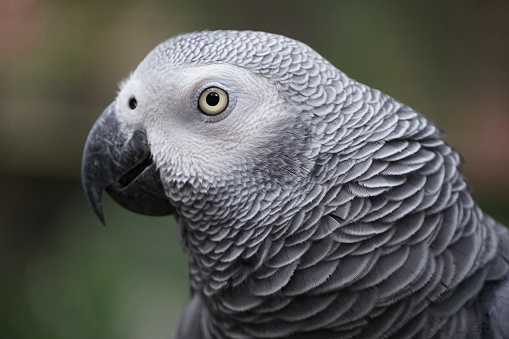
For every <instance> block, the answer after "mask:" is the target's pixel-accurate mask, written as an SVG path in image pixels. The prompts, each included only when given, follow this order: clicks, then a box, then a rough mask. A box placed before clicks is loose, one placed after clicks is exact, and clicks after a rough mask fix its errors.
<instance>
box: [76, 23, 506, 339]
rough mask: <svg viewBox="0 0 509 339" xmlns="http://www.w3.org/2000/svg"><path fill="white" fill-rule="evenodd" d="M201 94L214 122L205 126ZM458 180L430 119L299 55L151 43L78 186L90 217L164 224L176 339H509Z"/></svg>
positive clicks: (245, 46)
mask: <svg viewBox="0 0 509 339" xmlns="http://www.w3.org/2000/svg"><path fill="white" fill-rule="evenodd" d="M211 87H212V88H220V89H222V90H224V91H225V92H226V93H227V100H228V101H227V103H228V105H227V107H226V108H225V109H224V111H223V112H221V113H219V114H217V115H212V114H205V113H203V112H201V111H200V107H201V106H200V105H201V104H200V102H199V98H200V95H201V93H203V91H204V90H205V89H206V88H211ZM221 100H222V99H221ZM106 125H108V126H110V125H112V126H113V125H115V126H117V127H115V128H117V129H118V131H117V130H116V129H115V130H114V129H108V132H104V129H105V128H104V126H106ZM133 136H136V137H137V138H142V139H143V138H144V139H143V140H142V141H133V140H134V137H133ZM105 138H106V139H109V140H110V141H106V142H105ZM140 145H141V146H140ZM131 149H133V150H134V149H136V150H137V151H136V152H135V153H132V152H131V151H130V150H131ZM140 150H144V151H140ZM130 152H131V153H130ZM133 152H134V151H133ZM117 153H118V155H117ZM132 154H136V155H135V156H134V155H132ZM109 158H114V159H110V160H104V159H109ZM131 158H132V159H131ZM119 159H120V160H119ZM130 159H131V160H130ZM105 161H107V165H106V163H105ZM108 166H110V167H108ZM459 166H460V157H459V155H458V154H457V153H456V152H455V151H454V150H453V149H452V148H451V147H450V146H449V145H447V144H446V143H445V142H444V141H442V140H441V135H440V132H439V131H438V129H437V128H436V127H435V126H434V125H433V124H432V123H431V122H429V121H428V120H426V118H424V117H423V116H422V115H420V114H419V113H417V112H415V111H414V110H412V109H411V108H409V107H407V106H405V105H403V104H401V103H400V102H398V101H396V100H394V99H393V98H391V97H389V96H387V95H385V94H383V93H381V92H380V91H378V90H375V89H372V88H370V87H368V86H365V85H363V84H360V83H358V82H356V81H354V80H352V79H350V78H349V77H347V76H346V75H345V74H344V73H342V72H341V71H339V70H338V69H336V68H335V67H334V66H333V65H332V64H330V63H329V62H328V61H327V60H325V59H324V58H322V57H321V56H320V55H319V54H318V53H316V52H315V51H313V50H312V49H311V48H309V47H308V46H306V45H304V44H302V43H300V42H297V41H295V40H292V39H289V38H286V37H283V36H279V35H274V34H268V33H263V32H249V31H247V32H237V31H216V32H199V33H191V34H185V35H180V36H177V37H175V38H172V39H170V40H168V41H166V42H163V43H162V44H161V45H159V46H158V47H156V48H155V49H154V50H153V51H152V52H151V53H150V54H149V55H148V56H147V57H146V58H145V60H144V61H143V62H142V63H141V64H140V65H139V66H138V68H137V69H136V70H135V71H134V72H133V74H132V75H131V76H130V77H129V78H128V79H127V80H126V81H124V83H123V85H122V88H121V90H120V92H119V94H118V97H117V99H116V100H115V102H114V103H113V104H112V105H111V106H110V107H109V108H108V109H107V110H106V111H105V112H104V113H103V116H102V117H101V118H100V119H99V120H98V122H97V123H96V125H95V126H94V129H93V130H92V132H91V134H90V136H89V139H88V141H87V146H86V149H85V154H84V160H83V182H84V186H85V190H86V191H87V195H88V196H89V199H90V201H91V203H92V205H93V207H94V209H95V211H96V212H97V213H98V214H99V215H100V216H101V217H102V210H101V207H100V198H101V194H102V191H103V190H104V189H106V190H107V191H108V192H109V193H110V194H111V195H112V196H113V197H114V198H115V199H116V200H118V201H119V202H120V203H121V204H122V205H124V206H126V207H128V208H130V209H132V210H135V211H136V212H139V213H145V214H168V213H174V214H175V217H176V220H177V223H178V225H179V229H180V233H181V236H182V241H183V244H184V246H185V248H186V250H187V251H188V253H189V271H190V283H191V291H192V296H191V301H190V303H189V305H188V306H187V308H186V310H185V312H184V315H183V317H182V321H181V324H180V328H179V330H178V332H177V338H179V339H180V338H187V339H198V338H207V339H208V338H239V339H240V338H242V339H244V338H363V339H366V338H509V233H508V230H507V229H506V228H505V227H503V226H502V225H500V224H498V223H497V222H496V221H494V220H493V219H492V218H491V217H489V216H488V215H486V214H485V213H483V211H482V210H481V209H480V208H479V207H478V206H477V205H476V203H475V202H474V201H473V200H472V197H471V195H470V193H469V190H468V187H467V185H466V183H465V180H464V178H463V176H462V175H461V173H460V171H459V170H458V167H459ZM112 168H113V169H112ZM126 173H127V174H126ZM159 179H160V180H159ZM156 181H157V183H155V182H156ZM147 196H150V197H151V198H150V199H149V198H145V197H147ZM147 199H149V200H147ZM155 206H156V207H155Z"/></svg>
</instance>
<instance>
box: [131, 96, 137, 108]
mask: <svg viewBox="0 0 509 339" xmlns="http://www.w3.org/2000/svg"><path fill="white" fill-rule="evenodd" d="M136 106H138V101H136V98H135V97H132V98H131V99H129V108H130V109H135V108H136Z"/></svg>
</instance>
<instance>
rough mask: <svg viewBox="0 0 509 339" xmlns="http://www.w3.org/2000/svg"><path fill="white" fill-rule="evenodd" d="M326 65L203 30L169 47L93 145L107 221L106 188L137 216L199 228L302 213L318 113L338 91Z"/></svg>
mask: <svg viewBox="0 0 509 339" xmlns="http://www.w3.org/2000/svg"><path fill="white" fill-rule="evenodd" d="M314 59H320V60H322V61H321V62H322V63H325V61H324V60H323V59H322V58H321V57H320V56H319V55H318V54H316V53H315V52H314V51H312V50H311V49H310V48H309V47H307V46H305V45H304V44H302V43H300V42H296V41H294V40H291V39H288V38H285V37H282V36H278V35H272V34H267V33H262V32H233V31H217V32H200V33H191V34H186V35H181V36H178V37H175V38H173V39H170V40H168V41H166V42H163V43H162V44H160V45H159V46H157V47H156V48H155V49H154V50H153V51H152V52H151V53H150V54H149V55H148V56H147V57H146V58H145V60H143V61H142V63H141V64H140V65H139V66H138V67H137V69H136V70H135V71H134V72H133V73H132V74H131V75H130V76H129V77H128V78H127V79H126V80H124V81H123V83H122V84H121V86H120V91H119V93H118V95H117V98H116V100H115V101H114V102H113V103H112V104H111V105H109V106H108V108H107V109H106V110H105V111H104V112H103V114H102V115H101V116H100V117H99V119H98V120H97V122H96V123H95V125H94V127H93V128H92V130H91V132H90V134H89V136H88V139H87V142H86V146H85V150H84V155H83V164H82V181H83V185H84V189H85V192H86V195H87V197H88V199H89V202H90V204H91V205H92V207H93V209H94V211H95V212H96V214H97V215H98V216H99V218H100V219H101V220H102V221H103V223H104V217H103V211H102V207H101V198H102V194H103V191H106V192H107V193H108V194H109V195H110V196H111V197H112V198H113V199H114V200H116V201H117V202H118V203H119V204H121V205H122V206H124V207H126V208H127V209H129V210H131V211H133V212H136V213H141V214H146V215H168V214H173V213H176V214H177V215H179V216H183V218H184V219H185V220H189V221H190V222H191V223H192V224H193V225H195V227H198V226H197V224H199V223H201V224H207V225H211V224H222V225H226V224H228V226H231V225H232V224H235V223H238V222H239V221H240V222H243V223H246V222H247V221H248V220H251V219H253V218H259V219H269V218H271V216H272V215H273V214H275V211H274V208H275V206H279V207H278V208H279V210H281V209H283V208H284V207H285V205H286V207H287V208H289V207H292V206H290V205H291V204H293V203H294V202H295V201H296V200H298V198H299V197H300V196H304V195H305V194H306V193H307V192H306V189H303V188H304V187H305V186H306V185H307V184H308V182H309V180H310V173H311V172H312V169H313V166H314V164H315V161H316V159H315V158H316V154H317V153H318V144H317V143H314V142H313V140H314V139H315V137H314V136H313V133H312V130H311V128H310V124H309V120H310V119H311V117H310V115H309V114H306V111H310V110H311V109H312V107H311V106H312V105H313V100H315V101H316V100H318V101H323V100H325V99H324V97H326V96H327V94H330V93H327V92H326V89H324V87H323V86H324V84H325V83H324V82H323V80H325V78H326V74H325V75H324V74H322V75H320V74H318V71H319V70H318V67H317V64H316V63H315V62H314ZM322 68H323V67H322ZM320 76H321V78H320ZM313 79H315V81H314V85H313V86H310V84H309V81H310V80H311V81H312V80H313ZM318 80H321V81H318ZM304 87H307V88H304ZM331 99H334V97H333V96H329V101H332V100H331ZM309 189H311V188H309ZM309 189H308V191H309ZM297 191H299V193H295V192H297ZM276 200H277V201H278V203H277V204H275V203H274V202H275V201H276ZM271 206H273V207H272V208H271ZM262 210H263V213H261V211H262ZM259 222H260V220H257V221H256V223H259ZM203 227H208V226H203Z"/></svg>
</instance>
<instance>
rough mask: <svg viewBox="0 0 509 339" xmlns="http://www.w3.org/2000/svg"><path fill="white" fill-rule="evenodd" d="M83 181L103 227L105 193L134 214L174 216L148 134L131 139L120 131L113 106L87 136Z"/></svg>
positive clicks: (142, 133) (89, 199) (86, 192)
mask: <svg viewBox="0 0 509 339" xmlns="http://www.w3.org/2000/svg"><path fill="white" fill-rule="evenodd" d="M81 178H82V183H83V188H84V190H85V194H86V196H87V198H88V201H89V203H90V205H91V206H92V209H93V210H94V212H95V214H96V215H97V217H98V218H99V219H100V220H101V222H102V223H103V224H105V222H104V214H103V209H102V202H101V201H102V195H103V192H104V191H105V190H106V192H108V194H109V195H110V196H111V197H112V198H113V199H114V200H115V201H116V202H117V203H119V204H120V205H121V206H123V207H125V208H127V209H128V210H130V211H133V212H135V213H139V214H144V215H152V216H162V215H169V214H172V213H173V208H172V206H171V204H170V202H169V200H168V198H167V197H166V195H165V193H164V188H163V185H162V182H161V178H160V174H159V171H158V170H157V168H156V165H155V164H154V163H153V161H152V155H151V153H150V147H149V145H148V142H147V137H146V135H145V133H144V132H141V131H136V132H134V133H133V134H132V136H131V137H130V138H129V139H128V138H127V137H126V136H125V135H124V134H123V133H122V132H121V131H120V124H119V122H118V120H117V118H116V114H115V109H114V105H113V104H111V105H110V106H108V108H106V110H105V111H104V112H103V113H102V115H101V116H100V117H99V119H97V121H96V122H95V124H94V126H93V127H92V130H91V131H90V134H89V135H88V138H87V141H86V144H85V150H84V152H83V162H82V172H81Z"/></svg>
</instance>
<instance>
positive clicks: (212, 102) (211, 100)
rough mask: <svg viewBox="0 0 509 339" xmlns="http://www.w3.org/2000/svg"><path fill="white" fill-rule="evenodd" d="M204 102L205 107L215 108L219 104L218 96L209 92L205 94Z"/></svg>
mask: <svg viewBox="0 0 509 339" xmlns="http://www.w3.org/2000/svg"><path fill="white" fill-rule="evenodd" d="M205 101H207V105H209V106H216V105H217V104H218V103H219V94H217V93H216V92H210V93H209V94H207V98H205Z"/></svg>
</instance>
